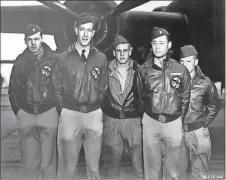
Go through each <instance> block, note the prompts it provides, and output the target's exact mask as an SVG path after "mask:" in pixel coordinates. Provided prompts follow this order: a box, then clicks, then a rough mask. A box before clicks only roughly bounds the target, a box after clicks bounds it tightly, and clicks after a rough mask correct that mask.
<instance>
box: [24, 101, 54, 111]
mask: <svg viewBox="0 0 226 180" xmlns="http://www.w3.org/2000/svg"><path fill="white" fill-rule="evenodd" d="M54 106H55V105H54V104H51V103H50V104H26V105H21V109H23V110H24V111H27V112H28V113H31V114H41V113H43V112H46V111H48V110H50V109H51V108H53V107H54Z"/></svg>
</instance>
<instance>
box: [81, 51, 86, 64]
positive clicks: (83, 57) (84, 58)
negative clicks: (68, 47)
mask: <svg viewBox="0 0 226 180" xmlns="http://www.w3.org/2000/svg"><path fill="white" fill-rule="evenodd" d="M85 52H86V50H84V49H83V50H82V55H81V58H82V59H83V60H84V61H86V56H85Z"/></svg>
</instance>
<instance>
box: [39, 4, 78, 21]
mask: <svg viewBox="0 0 226 180" xmlns="http://www.w3.org/2000/svg"><path fill="white" fill-rule="evenodd" d="M38 2H40V3H42V4H44V5H46V6H48V7H50V8H51V9H54V10H56V11H59V12H62V13H64V14H66V15H68V16H70V17H71V18H74V20H76V19H77V18H78V14H77V13H75V12H73V11H71V10H70V9H68V8H67V7H66V6H65V5H63V4H61V3H60V2H59V1H39V0H38Z"/></svg>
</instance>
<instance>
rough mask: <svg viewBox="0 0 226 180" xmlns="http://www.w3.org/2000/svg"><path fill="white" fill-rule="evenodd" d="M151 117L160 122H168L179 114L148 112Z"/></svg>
mask: <svg viewBox="0 0 226 180" xmlns="http://www.w3.org/2000/svg"><path fill="white" fill-rule="evenodd" d="M148 115H149V116H150V117H151V118H153V119H155V120H156V121H159V122H161V123H168V122H171V121H174V120H176V119H178V118H179V117H180V116H181V115H165V114H148Z"/></svg>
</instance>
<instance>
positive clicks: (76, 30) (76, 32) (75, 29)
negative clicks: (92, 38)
mask: <svg viewBox="0 0 226 180" xmlns="http://www.w3.org/2000/svg"><path fill="white" fill-rule="evenodd" d="M74 31H75V34H76V35H78V28H77V27H76V26H74Z"/></svg>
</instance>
